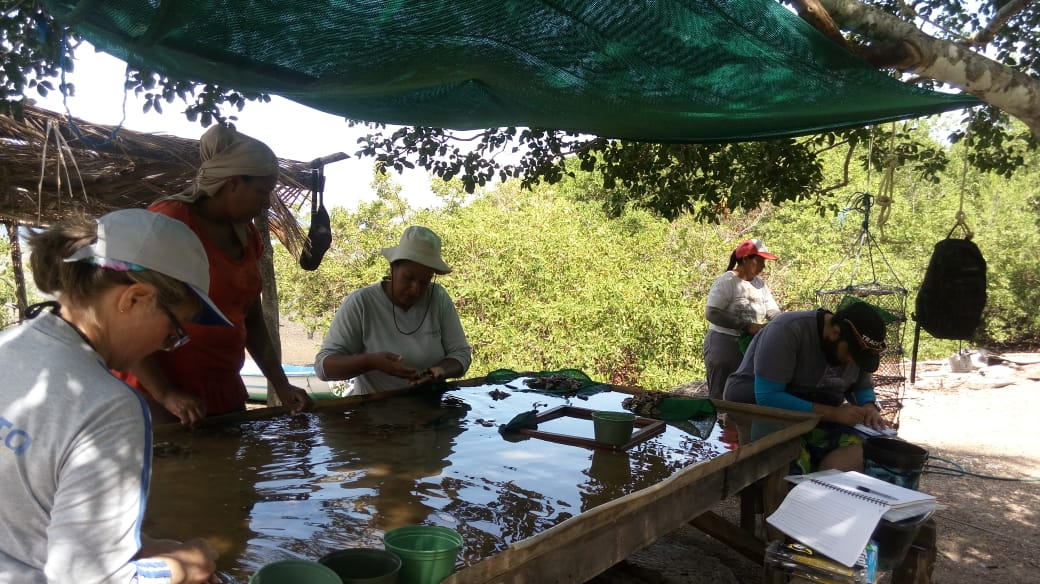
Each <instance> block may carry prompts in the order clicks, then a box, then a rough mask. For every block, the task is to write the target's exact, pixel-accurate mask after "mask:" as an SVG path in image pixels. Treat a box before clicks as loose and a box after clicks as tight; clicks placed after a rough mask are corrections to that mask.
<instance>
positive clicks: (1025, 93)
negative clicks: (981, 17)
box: [819, 0, 1040, 138]
mask: <svg viewBox="0 0 1040 584" xmlns="http://www.w3.org/2000/svg"><path fill="white" fill-rule="evenodd" d="M819 1H820V4H822V5H823V7H824V8H826V9H827V12H828V13H829V14H830V15H831V17H832V18H833V19H834V21H835V22H836V23H838V26H840V27H841V28H842V29H844V30H848V31H852V32H855V33H858V34H861V35H863V36H865V37H868V38H870V39H872V40H875V41H881V42H885V41H888V42H896V43H901V44H902V45H903V48H904V49H905V50H906V51H905V53H904V54H905V55H907V56H908V58H905V59H903V61H902V62H901V63H899V65H898V68H899V69H901V70H903V71H908V72H912V73H914V74H916V75H920V76H922V77H927V78H929V79H934V80H936V81H941V82H943V83H947V84H949V85H952V86H954V87H958V88H961V89H963V90H964V91H967V92H968V93H970V94H972V95H974V96H976V97H978V98H979V99H982V100H984V101H986V102H987V103H989V104H991V105H993V106H995V107H997V108H1000V109H1001V110H1004V111H1005V112H1007V113H1009V114H1011V115H1012V116H1014V117H1016V118H1018V119H1020V120H1022V122H1024V123H1025V124H1026V126H1028V127H1029V129H1030V130H1031V131H1032V132H1033V135H1034V136H1037V137H1038V138H1040V80H1037V79H1034V78H1032V77H1030V76H1029V75H1026V74H1025V73H1020V72H1018V71H1015V70H1014V69H1011V68H1010V67H1005V66H1004V65H1001V64H1000V63H998V62H996V61H994V60H992V59H990V58H988V57H985V56H983V55H980V54H978V53H975V52H972V51H970V50H968V49H966V48H964V47H962V46H960V45H958V44H956V43H953V42H950V41H946V40H942V39H937V38H935V37H933V36H929V35H927V34H925V33H924V32H922V31H921V30H920V29H918V28H917V27H916V26H914V25H913V24H912V23H909V22H906V21H904V20H900V19H899V18H896V17H895V16H892V15H890V14H888V13H886V12H883V11H881V10H878V9H876V8H874V7H872V6H867V5H865V4H863V3H862V2H860V1H859V0H819Z"/></svg>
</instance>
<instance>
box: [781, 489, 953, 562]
mask: <svg viewBox="0 0 1040 584" xmlns="http://www.w3.org/2000/svg"><path fill="white" fill-rule="evenodd" d="M875 481H876V483H880V485H879V484H876V483H875ZM882 485H884V487H882ZM882 488H884V490H882ZM863 489H865V490H866V491H864V490H863ZM918 508H919V513H924V512H929V511H931V510H933V509H934V508H935V497H933V496H931V495H928V494H926V493H921V492H918V491H914V490H911V489H905V488H903V487H899V486H897V485H892V484H890V483H886V482H884V481H879V480H877V479H874V478H873V477H868V476H866V475H864V474H862V473H858V472H852V471H850V472H847V473H836V474H830V475H826V476H823V477H820V478H807V479H806V480H803V481H801V482H799V483H798V484H797V485H795V487H794V488H793V489H791V492H789V493H788V494H787V497H785V498H784V501H783V503H781V504H780V507H779V508H778V509H777V510H776V512H774V513H773V514H772V515H770V516H769V517H767V518H766V521H768V522H769V524H770V525H772V526H773V527H775V528H777V529H779V530H780V531H782V532H784V533H785V534H787V535H788V536H790V537H793V538H794V539H796V540H798V541H799V542H801V543H803V544H805V545H807V546H809V547H811V548H813V549H815V550H816V551H818V552H820V553H821V554H823V555H825V556H827V557H829V558H831V559H832V560H834V561H836V562H840V563H841V564H843V565H845V566H850V567H851V566H852V565H853V564H855V563H856V560H857V559H859V556H860V554H861V553H862V552H863V548H865V547H866V545H867V542H868V541H870V536H871V534H873V533H874V529H875V528H876V527H877V524H878V522H879V521H880V520H881V518H882V516H884V515H885V514H886V513H888V512H890V511H891V510H893V509H904V510H908V511H909V510H916V509H918ZM919 513H915V514H919Z"/></svg>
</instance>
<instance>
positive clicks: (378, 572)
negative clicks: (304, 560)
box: [318, 548, 401, 584]
mask: <svg viewBox="0 0 1040 584" xmlns="http://www.w3.org/2000/svg"><path fill="white" fill-rule="evenodd" d="M318 562H319V563H320V564H322V565H325V566H328V567H329V568H332V571H333V572H335V573H336V574H337V575H338V576H339V577H340V580H343V584H395V583H396V582H397V573H398V572H399V571H400V570H401V558H399V557H397V555H396V554H394V553H393V552H389V551H387V550H379V549H372V548H356V549H349V550H338V551H334V552H331V553H328V554H325V555H324V556H322V557H321V559H320V560H318Z"/></svg>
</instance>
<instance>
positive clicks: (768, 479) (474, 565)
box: [149, 378, 817, 584]
mask: <svg viewBox="0 0 1040 584" xmlns="http://www.w3.org/2000/svg"><path fill="white" fill-rule="evenodd" d="M456 385H457V386H458V389H457V390H455V391H451V392H449V394H446V395H450V396H451V397H452V399H461V400H470V401H472V402H473V403H474V405H472V409H471V410H469V411H467V412H466V414H465V419H464V420H462V423H464V424H469V425H470V426H471V429H473V428H475V429H476V430H480V431H482V432H483V434H479V433H478V434H474V437H475V438H473V440H478V438H477V437H479V440H478V441H479V442H480V443H481V444H484V445H485V447H486V445H487V444H488V443H491V442H494V440H496V439H498V436H497V434H496V433H494V432H489V431H484V430H481V428H480V427H479V426H475V425H473V422H474V421H476V422H486V421H487V420H485V419H483V418H487V417H488V413H487V411H488V410H487V403H489V402H487V399H486V397H484V395H485V394H487V393H488V390H489V389H490V390H491V391H492V392H494V391H498V389H500V388H499V387H497V386H495V387H492V386H489V385H488V384H487V383H486V382H485V380H484V379H482V378H480V379H471V380H466V381H462V382H459V383H457V384H456ZM510 385H511V386H512V387H513V388H516V387H517V386H518V385H519V381H514V382H513V383H512V384H510ZM608 389H609V390H610V391H608V392H605V393H604V394H601V395H599V396H598V397H597V396H593V397H592V398H590V399H589V401H588V402H583V401H578V400H567V401H568V403H570V404H571V405H575V406H581V407H585V406H589V405H592V406H594V408H598V409H608V408H607V407H604V404H615V407H613V408H610V409H619V408H617V407H616V404H619V403H620V401H621V400H622V399H623V398H624V397H627V396H628V395H630V394H631V393H634V392H633V391H631V390H629V389H627V388H624V387H617V386H608ZM420 391H421V390H420ZM414 392H415V390H407V391H401V392H388V393H385V394H377V395H374V396H358V397H348V398H342V399H336V400H326V401H321V402H318V404H317V408H318V410H319V411H323V412H324V411H327V412H339V411H348V412H350V411H354V410H355V409H357V408H362V409H363V408H366V407H370V406H368V405H366V404H371V403H372V402H376V401H382V400H394V399H395V398H397V397H403V396H407V395H409V394H413V393H414ZM478 398H483V399H478ZM532 400H534V401H536V402H540V403H539V405H544V406H547V407H552V406H554V405H557V404H559V403H562V400H563V398H559V397H557V396H546V395H542V394H533V393H523V394H521V393H520V392H519V391H513V395H512V397H509V399H507V400H502V401H496V402H494V411H493V414H494V415H496V416H497V417H496V420H495V422H496V424H497V425H501V424H502V423H504V422H505V421H506V420H507V419H508V417H511V414H512V412H513V411H514V410H515V409H518V408H525V407H528V405H527V404H529V403H530V402H531V401H532ZM597 400H598V401H597ZM611 400H613V401H611ZM387 403H388V404H393V403H395V402H387ZM506 404H510V405H508V406H507V405H506ZM716 405H717V407H718V410H719V412H720V413H723V414H725V416H726V418H727V421H728V423H732V424H739V427H741V428H743V431H744V432H745V433H744V435H742V436H741V438H740V443H739V446H738V447H736V448H735V449H733V450H724V451H722V452H721V453H719V454H716V455H714V456H713V457H711V458H710V459H707V460H703V461H700V462H697V463H695V464H690V465H688V466H685V467H679V468H678V470H675V471H674V472H671V474H670V476H667V477H665V478H663V480H660V481H658V482H656V483H654V484H651V485H649V486H645V487H642V488H639V489H638V490H635V491H634V492H629V493H627V494H624V495H623V496H619V497H617V498H613V499H611V500H605V502H602V503H599V502H598V501H599V500H597V502H596V503H595V506H593V507H592V508H590V509H582V510H581V512H580V513H576V514H573V516H570V517H569V518H566V519H563V520H562V521H559V522H557V523H556V524H554V525H551V526H549V527H548V528H545V529H540V530H538V531H537V533H534V534H532V535H530V536H526V537H523V538H522V539H519V540H516V541H508V542H506V544H505V545H504V547H503V549H498V550H497V551H495V552H494V553H492V554H489V555H485V556H481V557H473V558H470V559H469V560H468V561H467V562H466V564H465V565H463V566H460V568H461V569H459V570H458V571H457V572H456V573H455V574H454V575H453V576H451V577H449V578H448V579H447V580H445V582H446V583H447V584H462V583H467V584H469V583H481V582H489V583H490V582H516V583H525V582H530V583H538V584H543V583H549V582H560V583H575V584H578V583H581V582H585V581H586V580H588V579H590V578H592V577H594V576H596V575H597V574H599V573H601V572H603V571H604V570H606V569H607V568H609V567H610V566H612V565H613V564H615V563H617V562H619V561H621V560H622V559H624V558H626V557H628V556H629V555H631V554H632V553H633V552H635V551H636V550H638V549H640V548H642V547H644V546H646V545H648V544H650V543H653V542H654V541H655V540H657V539H658V538H659V537H661V536H663V535H665V534H667V533H669V532H671V531H674V530H676V529H678V528H679V527H681V526H683V525H684V524H686V523H687V522H690V521H691V520H695V519H697V518H699V517H703V516H704V514H705V513H706V512H708V511H709V510H710V509H711V507H712V506H714V505H715V504H716V503H718V502H719V501H721V500H723V499H725V498H727V497H729V496H732V495H734V494H737V493H740V492H741V491H742V490H744V489H745V488H747V487H749V486H751V485H755V484H758V485H763V484H764V485H766V486H767V488H766V490H765V491H762V492H763V493H767V494H768V493H769V491H770V489H769V488H768V485H778V484H779V481H781V480H782V477H783V476H784V475H785V474H786V473H787V469H788V465H789V463H790V462H791V461H792V460H794V458H795V457H796V456H797V453H798V450H799V447H800V446H799V444H800V443H799V437H800V436H801V435H802V434H804V433H806V432H807V431H809V430H810V429H811V428H812V427H813V426H814V425H815V424H816V421H817V418H816V417H815V416H811V415H806V414H799V413H796V412H789V411H784V410H776V409H772V408H763V407H759V406H752V405H744V404H735V403H729V402H722V401H719V402H716ZM281 413H284V409H283V408H266V409H263V410H253V411H249V412H245V413H243V414H236V415H233V416H224V417H221V418H212V419H209V420H207V421H206V422H205V424H203V426H218V427H222V426H229V425H234V424H236V423H240V422H243V421H248V420H258V419H262V418H265V417H269V416H272V415H278V414H281ZM485 425H486V424H485ZM590 428H591V426H590ZM716 430H717V428H716ZM676 432H679V430H675V429H674V428H672V427H671V426H669V428H668V429H667V430H666V431H665V432H663V433H662V434H660V435H658V436H654V437H652V438H648V439H647V440H646V441H645V443H644V444H646V445H647V449H650V450H652V449H655V448H664V446H663V445H664V444H666V443H667V441H668V440H670V439H671V440H673V441H674V439H675V438H674V436H675V433H676ZM155 434H156V440H157V442H163V441H171V442H176V441H177V440H179V439H181V438H183V436H184V434H185V431H184V430H183V429H181V428H179V427H176V426H170V425H166V426H162V427H158V426H157V427H156V429H155ZM492 434H495V435H492ZM466 436H467V434H466V433H465V432H463V433H462V434H459V435H456V438H454V439H453V440H454V441H453V442H452V445H453V446H452V449H451V450H452V453H450V454H446V455H445V456H446V458H445V459H444V462H445V464H446V466H444V471H443V472H444V473H445V474H447V473H450V472H457V471H455V470H453V465H455V464H456V463H455V461H454V460H453V458H452V457H453V456H456V455H458V454H459V452H460V451H463V450H465V449H466V448H467V447H468V446H469V443H468V442H467V439H466ZM669 436H672V438H669ZM489 438H490V439H489ZM683 439H684V440H687V441H689V440H692V439H691V438H690V437H689V436H687V435H685V434H683ZM657 441H660V444H658V443H657ZM533 446H534V445H533V444H528V445H527V446H525V445H524V444H518V445H510V444H507V443H504V442H503V443H502V444H497V443H496V444H495V447H496V448H499V449H500V451H501V452H505V453H507V454H508V453H509V452H515V453H523V452H524V451H525V450H524V448H530V447H533ZM537 447H538V449H539V450H540V451H545V449H550V450H549V452H550V454H551V453H552V452H554V451H552V450H551V449H553V448H560V449H578V451H579V452H581V451H583V450H582V449H581V448H580V447H578V446H573V445H555V444H548V445H547V444H543V443H541V442H539V443H538V445H537ZM509 449H512V450H509ZM200 451H201V449H200ZM555 452H559V453H561V456H562V455H563V453H566V455H567V456H572V457H573V456H574V454H573V452H574V451H572V450H558V451H555ZM584 452H586V453H587V451H584ZM585 456H586V458H585V460H588V458H587V454H586V455H585ZM634 456H635V455H634ZM568 460H571V459H568ZM592 460H593V463H594V464H595V461H596V458H595V455H594V456H593V458H592ZM178 464H184V463H182V462H178V461H177V459H176V458H173V459H171V460H170V461H169V462H164V461H163V460H162V459H157V461H156V464H155V468H156V472H155V473H154V476H156V477H157V480H158V481H162V482H163V483H164V484H163V485H156V486H155V487H156V488H155V489H153V491H162V490H163V489H164V488H165V489H166V494H165V495H163V496H157V498H158V499H159V500H150V501H149V515H151V516H152V517H153V522H152V525H150V526H149V528H150V531H151V532H152V533H151V534H152V535H155V536H159V537H175V538H187V537H191V536H195V535H203V536H207V537H208V536H209V534H208V533H205V532H204V533H198V532H193V531H191V528H192V527H193V526H192V525H184V526H182V527H183V531H182V532H178V531H176V530H174V529H173V528H172V527H169V528H167V527H168V526H167V524H168V523H169V522H171V521H172V522H176V518H177V516H178V509H177V508H176V505H174V504H173V503H172V502H170V501H172V500H175V499H176V500H180V501H181V502H182V503H185V502H187V503H190V504H193V505H203V506H205V505H216V503H215V502H213V501H210V500H206V497H205V496H204V495H197V494H193V493H205V491H204V490H201V489H200V490H195V487H194V486H192V485H190V484H184V483H178V484H177V485H175V486H174V485H170V484H169V483H171V482H172V481H173V480H174V479H173V478H171V477H176V476H181V475H184V474H190V471H188V472H183V470H182V469H177V470H174V469H175V467H176V466H177V465H178ZM166 465H170V466H169V468H166V469H164V468H163V467H165V466H166ZM509 469H510V472H513V473H515V475H514V476H516V477H519V478H518V480H520V478H522V477H523V476H524V473H525V469H524V468H523V467H522V466H520V467H519V468H514V467H512V466H511V467H509ZM500 470H501V469H498V468H497V467H496V468H493V469H491V471H492V473H494V472H498V471H500ZM532 470H534V469H533V468H532ZM578 470H580V471H581V472H582V473H584V474H591V473H592V470H593V469H578ZM164 473H165V474H164ZM247 473H248V471H247V470H246V469H243V470H242V474H243V475H247ZM164 477H165V478H164ZM637 478H638V477H635V476H633V482H635V480H636V479H637ZM242 479H243V481H245V482H248V481H249V478H248V476H243V477H242ZM523 480H529V479H523ZM571 484H573V483H571ZM214 488H216V487H214ZM171 489H180V490H175V491H172V490H171ZM307 496H314V494H313V493H311V494H307ZM561 496H563V495H561ZM199 498H201V499H203V500H198V499H199ZM767 501H768V497H767ZM493 502H496V501H493ZM497 502H500V500H499V501H497ZM265 504H266V503H265ZM465 504H466V505H468V506H470V508H473V509H477V508H479V504H475V503H473V502H472V501H470V502H466V503H465ZM768 504H769V503H768V502H767V505H768ZM230 505H233V503H225V507H227V506H230ZM153 507H154V508H155V509H153ZM478 510H479V509H478ZM153 511H154V512H153ZM561 517H562V515H561ZM239 521H242V520H241V519H239ZM245 521H247V522H248V521H249V519H248V518H246V519H245ZM699 521H702V522H703V520H699ZM317 523H321V522H320V521H317ZM711 523H712V525H713V526H714V528H715V531H716V532H717V533H724V534H725V533H729V534H732V537H730V538H729V541H726V539H723V538H724V537H725V536H723V537H720V539H723V541H726V543H730V545H740V544H741V542H743V543H744V544H747V545H751V546H754V545H756V544H754V543H753V542H754V541H756V540H754V539H753V538H752V537H751V536H746V535H745V534H744V532H743V531H742V530H741V528H740V527H739V526H736V525H727V524H725V523H723V522H722V521H721V519H718V520H716V519H712V521H711ZM338 527H339V526H338ZM698 527H701V525H698ZM255 531H256V530H255V528H253V530H252V531H248V530H247V531H246V535H243V536H234V535H227V534H224V535H226V536H227V537H231V538H234V537H239V539H243V538H245V539H249V538H250V537H252V538H253V539H251V540H250V541H254V540H255V539H256V536H255ZM249 534H252V535H249ZM713 535H715V533H713ZM236 545H237V544H236ZM243 545H244V544H243ZM250 545H252V544H250ZM300 545H301V546H304V545H305V544H304V543H301V544H300ZM465 545H466V544H464V546H465ZM757 545H758V546H760V549H761V546H762V542H758V544H757ZM234 549H236V550H238V551H236V552H229V553H239V552H240V551H241V548H240V547H235V548H234ZM324 551H331V550H324ZM311 553H314V554H320V553H323V552H322V551H321V550H311ZM227 555H228V553H225V554H224V556H225V557H224V558H222V559H223V560H224V561H231V560H232V559H233V558H228V557H226V556H227ZM268 559H270V558H268ZM760 559H761V556H759V560H760ZM248 567H249V566H247V568H248Z"/></svg>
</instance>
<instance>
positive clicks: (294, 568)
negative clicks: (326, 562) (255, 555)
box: [249, 560, 343, 584]
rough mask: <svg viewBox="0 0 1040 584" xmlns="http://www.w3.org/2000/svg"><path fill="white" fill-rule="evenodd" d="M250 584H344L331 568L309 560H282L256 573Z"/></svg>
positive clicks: (250, 579)
mask: <svg viewBox="0 0 1040 584" xmlns="http://www.w3.org/2000/svg"><path fill="white" fill-rule="evenodd" d="M249 584H343V581H342V580H340V577H339V576H337V575H336V573H335V572H333V571H332V569H331V568H328V567H326V566H323V565H321V564H319V563H318V562H312V561H309V560H281V561H278V562H272V563H270V564H267V565H266V566H263V567H262V568H260V569H259V570H257V571H256V573H254V574H253V575H252V576H251V577H250V578H249Z"/></svg>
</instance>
